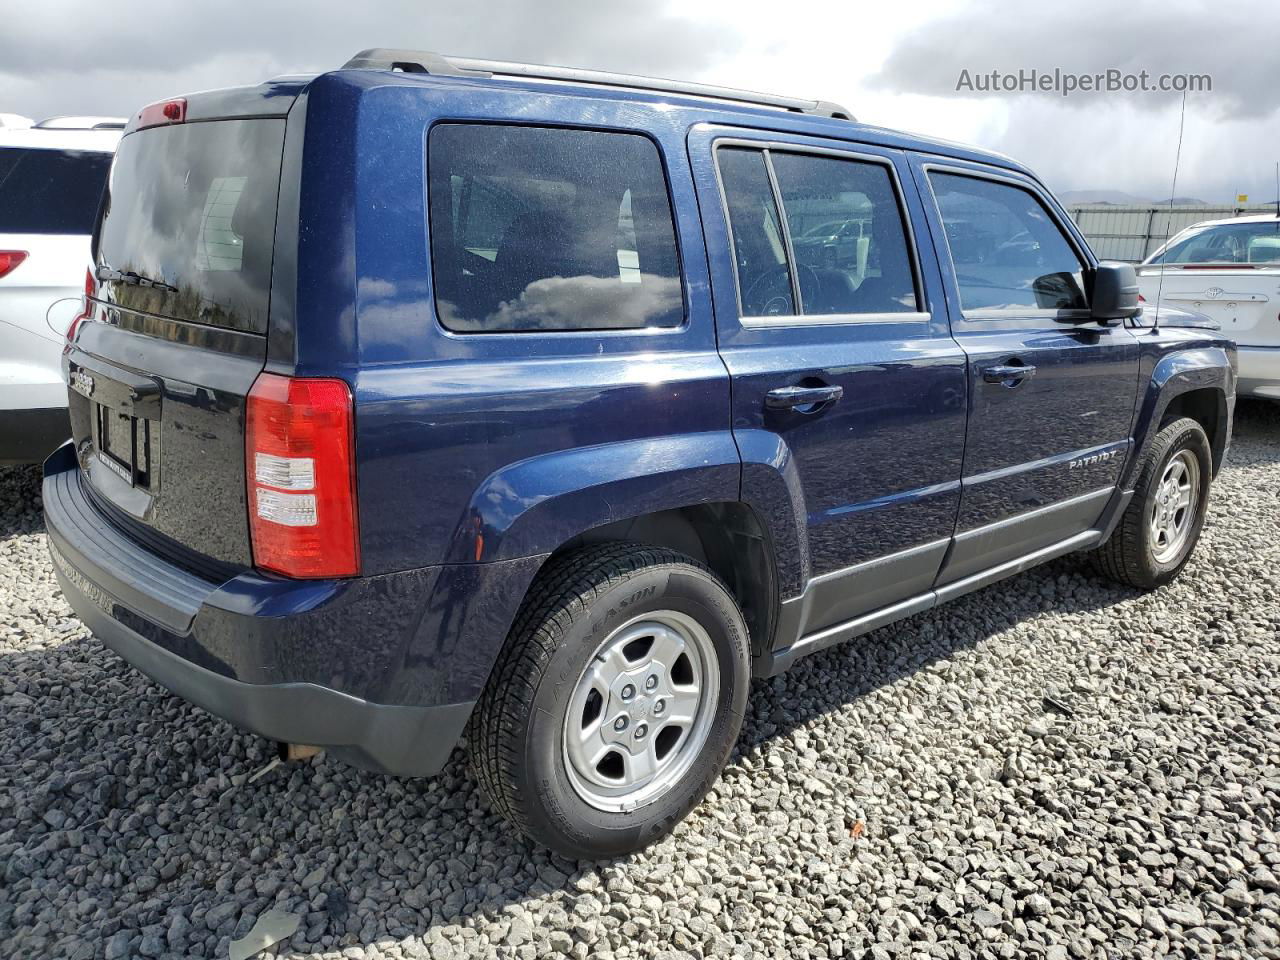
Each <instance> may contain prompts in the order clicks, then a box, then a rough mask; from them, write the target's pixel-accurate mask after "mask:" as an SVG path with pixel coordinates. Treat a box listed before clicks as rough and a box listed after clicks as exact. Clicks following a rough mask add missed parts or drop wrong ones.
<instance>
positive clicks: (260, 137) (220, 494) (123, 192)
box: [66, 118, 285, 569]
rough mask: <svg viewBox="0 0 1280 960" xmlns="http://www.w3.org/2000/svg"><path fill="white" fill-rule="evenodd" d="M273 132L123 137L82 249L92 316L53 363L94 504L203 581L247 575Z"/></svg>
mask: <svg viewBox="0 0 1280 960" xmlns="http://www.w3.org/2000/svg"><path fill="white" fill-rule="evenodd" d="M284 131H285V121H284V120H283V119H265V118H258V119H234V120H216V121H206V122H199V123H185V124H175V125H171V126H163V127H155V128H151V129H144V130H141V131H138V132H134V133H130V134H129V135H127V136H125V137H124V139H123V140H122V141H121V143H120V146H119V148H118V151H117V156H116V161H115V164H114V166H113V168H112V171H111V177H110V182H109V186H108V190H107V193H106V195H105V198H104V200H103V211H102V216H101V222H100V225H99V228H98V231H97V233H96V235H95V243H94V250H93V257H94V268H95V272H96V276H97V278H98V293H97V301H98V302H97V309H96V312H95V317H94V320H93V321H92V322H87V323H84V324H82V325H81V327H80V329H79V331H78V333H77V336H76V343H75V347H74V349H73V350H71V351H70V353H69V354H68V356H67V358H66V364H67V371H66V372H67V376H68V378H69V382H70V384H71V387H72V392H71V405H70V406H71V421H72V435H73V439H74V440H75V443H76V446H77V452H78V454H79V458H80V463H81V466H82V467H83V469H84V471H85V473H86V475H87V477H88V480H89V487H90V492H91V494H92V496H93V499H94V500H95V501H96V502H97V503H98V505H99V506H100V507H101V508H102V509H103V510H105V511H106V512H108V513H109V514H110V515H111V516H112V517H113V519H115V520H116V521H117V522H118V523H119V524H121V525H122V526H124V527H126V528H127V529H129V530H130V531H131V532H133V533H134V534H135V535H136V536H141V537H144V538H146V539H147V540H148V542H151V543H153V545H154V546H155V548H156V549H157V550H158V551H160V552H170V553H172V554H174V555H175V556H178V557H180V558H187V559H190V560H191V562H193V563H197V564H208V565H210V566H211V567H212V568H214V569H221V568H222V567H225V566H231V567H243V566H247V565H248V564H250V562H251V554H250V545H249V533H248V515H247V511H246V508H245V472H244V405H245V397H246V395H247V394H248V392H249V389H250V387H251V386H252V385H253V381H254V379H255V378H256V377H257V375H258V373H259V372H260V371H261V370H262V368H263V365H264V362H265V358H266V332H267V313H268V307H269V303H268V300H269V290H270V286H271V272H272V251H273V243H274V237H275V221H276V205H277V194H278V192H279V184H280V166H281V155H282V150H283V141H284Z"/></svg>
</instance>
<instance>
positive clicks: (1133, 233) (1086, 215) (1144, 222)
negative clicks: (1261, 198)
mask: <svg viewBox="0 0 1280 960" xmlns="http://www.w3.org/2000/svg"><path fill="white" fill-rule="evenodd" d="M1275 209H1276V208H1275V206H1274V205H1268V206H1261V205H1258V206H1248V207H1232V206H1211V205H1209V204H1195V205H1187V206H1182V205H1175V206H1174V207H1173V208H1172V209H1170V207H1169V206H1168V205H1167V204H1165V205H1158V204H1147V205H1141V206H1122V205H1120V204H1114V203H1081V204H1073V205H1072V206H1069V207H1067V212H1068V213H1069V214H1071V218H1072V219H1073V220H1075V222H1076V226H1078V227H1079V228H1080V232H1081V233H1083V234H1084V235H1085V239H1087V240H1088V241H1089V246H1090V247H1092V248H1093V252H1094V253H1096V254H1097V255H1098V258H1099V259H1100V260H1128V261H1130V262H1133V263H1136V262H1138V261H1140V260H1145V259H1146V258H1147V257H1148V256H1149V255H1151V254H1152V253H1154V252H1155V251H1156V250H1157V249H1159V248H1160V247H1161V246H1162V245H1163V244H1164V242H1165V239H1166V237H1172V236H1174V235H1175V234H1177V232H1178V231H1179V230H1184V229H1186V228H1187V227H1189V226H1191V225H1192V224H1196V223H1200V222H1201V221H1204V220H1222V219H1225V218H1227V217H1243V216H1249V215H1250V214H1256V213H1275Z"/></svg>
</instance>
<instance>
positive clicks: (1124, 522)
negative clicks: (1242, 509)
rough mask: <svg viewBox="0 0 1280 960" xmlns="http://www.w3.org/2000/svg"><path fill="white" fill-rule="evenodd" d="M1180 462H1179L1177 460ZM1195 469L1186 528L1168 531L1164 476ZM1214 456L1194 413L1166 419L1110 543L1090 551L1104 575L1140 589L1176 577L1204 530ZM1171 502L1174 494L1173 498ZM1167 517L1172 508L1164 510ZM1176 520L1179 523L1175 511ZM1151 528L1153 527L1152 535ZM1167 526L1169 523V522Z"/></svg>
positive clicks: (1108, 541) (1147, 455) (1160, 584)
mask: <svg viewBox="0 0 1280 960" xmlns="http://www.w3.org/2000/svg"><path fill="white" fill-rule="evenodd" d="M1175 461H1178V463H1175ZM1179 467H1180V468H1181V469H1182V470H1183V471H1184V472H1194V473H1195V474H1196V477H1195V481H1194V487H1195V489H1194V491H1193V492H1192V502H1191V503H1190V504H1189V505H1188V506H1187V507H1186V508H1184V509H1185V510H1186V513H1185V518H1186V527H1185V533H1182V534H1180V535H1179V536H1178V537H1177V538H1176V541H1177V542H1176V543H1175V542H1174V540H1175V538H1173V537H1170V536H1168V535H1164V536H1163V539H1161V536H1162V535H1161V532H1160V529H1159V528H1160V527H1161V526H1166V525H1165V524H1162V523H1161V519H1160V518H1161V510H1162V504H1161V503H1160V502H1159V500H1160V497H1161V495H1162V486H1161V484H1162V481H1167V480H1168V478H1169V477H1170V476H1171V475H1172V474H1171V471H1175V472H1176V470H1178V469H1179ZM1212 474H1213V457H1212V454H1211V452H1210V450H1209V438H1208V437H1207V436H1205V432H1204V429H1203V428H1202V427H1201V426H1200V424H1199V423H1197V422H1196V421H1195V420H1192V419H1191V418H1190V417H1183V418H1182V419H1180V420H1174V421H1172V422H1171V423H1168V424H1166V425H1165V426H1164V427H1163V428H1162V429H1161V430H1160V432H1159V433H1158V434H1156V437H1155V439H1154V440H1153V441H1152V443H1151V446H1150V448H1149V449H1148V450H1147V452H1146V454H1145V455H1144V456H1143V459H1142V463H1141V465H1140V466H1139V468H1138V480H1137V483H1136V484H1135V485H1134V494H1133V499H1132V500H1131V501H1130V502H1129V506H1128V507H1127V508H1126V509H1125V512H1124V515H1123V516H1122V517H1121V518H1120V523H1119V524H1118V525H1117V526H1116V528H1115V530H1114V531H1112V533H1111V536H1110V537H1109V538H1108V539H1107V541H1106V543H1104V544H1102V546H1100V547H1098V548H1097V550H1095V551H1094V552H1093V554H1092V558H1091V559H1092V562H1093V566H1094V569H1096V570H1097V571H1098V572H1099V573H1101V574H1102V575H1103V576H1106V577H1108V578H1110V579H1112V580H1115V581H1116V582H1118V583H1122V584H1124V585H1126V586H1130V587H1137V588H1138V589H1139V590H1153V589H1155V588H1156V587H1162V586H1164V585H1165V584H1166V583H1169V582H1170V581H1171V580H1173V579H1174V578H1175V577H1176V576H1177V575H1178V574H1179V573H1181V572H1182V568H1183V567H1184V566H1186V563H1187V560H1189V559H1190V557H1191V552H1192V551H1193V550H1194V549H1195V546H1196V542H1197V541H1198V540H1199V539H1200V532H1201V530H1202V529H1203V528H1204V517H1205V509H1206V507H1207V506H1208V503H1209V483H1210V479H1211V477H1212ZM1170 502H1171V503H1175V502H1176V498H1170ZM1164 516H1165V517H1166V518H1168V517H1169V513H1167V512H1166V513H1165V514H1164ZM1172 521H1173V522H1174V523H1176V521H1177V512H1176V510H1174V511H1173V517H1172ZM1153 530H1154V531H1155V532H1154V534H1153ZM1166 531H1167V526H1166ZM1162 544H1163V546H1162Z"/></svg>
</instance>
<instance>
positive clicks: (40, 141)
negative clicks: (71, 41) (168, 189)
mask: <svg viewBox="0 0 1280 960" xmlns="http://www.w3.org/2000/svg"><path fill="white" fill-rule="evenodd" d="M73 121H74V123H75V124H78V126H70V125H69V124H71V123H72V122H73ZM111 122H114V123H115V124H116V125H117V126H116V129H114V130H112V129H107V128H105V127H102V126H101V124H104V123H111ZM124 123H125V121H124V120H123V119H121V120H116V121H112V120H110V118H105V117H75V118H56V119H54V120H46V121H43V122H41V123H38V124H36V125H35V126H33V127H29V128H25V129H22V128H19V129H9V128H4V129H0V346H2V347H3V349H0V463H39V462H40V461H41V460H43V459H44V458H45V457H47V456H48V455H49V454H50V453H52V452H53V450H54V449H56V448H57V447H58V446H59V445H60V444H62V443H64V442H65V441H66V440H67V438H68V437H69V436H70V435H71V430H70V426H69V423H68V420H67V387H66V384H65V383H64V382H63V380H62V371H61V367H60V364H61V358H62V345H63V340H64V334H65V332H66V330H67V327H68V326H70V324H71V322H72V319H73V318H74V317H75V316H76V315H77V314H78V313H80V312H81V310H82V308H83V298H84V291H85V272H86V269H87V268H88V266H89V234H90V233H91V232H92V230H93V219H94V216H95V215H96V214H97V212H98V201H99V200H100V199H101V197H102V188H103V186H104V185H105V184H106V182H107V171H108V169H109V168H110V165H111V155H112V152H113V151H114V150H115V146H116V143H117V142H118V141H119V140H120V134H121V131H122V129H123V127H124Z"/></svg>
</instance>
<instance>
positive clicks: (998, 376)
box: [982, 363, 1036, 387]
mask: <svg viewBox="0 0 1280 960" xmlns="http://www.w3.org/2000/svg"><path fill="white" fill-rule="evenodd" d="M1035 375H1036V368H1035V367H1033V366H1030V365H1028V364H1012V363H1008V364H1006V363H1001V364H997V365H996V366H994V367H987V368H986V369H985V370H983V371H982V379H983V380H985V381H986V382H987V383H1007V384H1009V386H1011V387H1016V386H1017V385H1018V384H1019V383H1021V382H1022V381H1023V380H1030V379H1031V378H1032V377H1034V376H1035ZM1011 380H1012V381H1014V382H1013V383H1009V381H1011Z"/></svg>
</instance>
